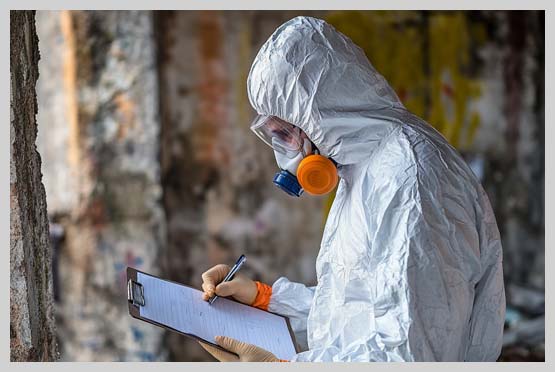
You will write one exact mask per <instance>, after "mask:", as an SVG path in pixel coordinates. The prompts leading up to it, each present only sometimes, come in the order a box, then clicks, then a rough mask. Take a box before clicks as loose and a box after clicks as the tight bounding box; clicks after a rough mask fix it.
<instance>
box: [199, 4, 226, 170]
mask: <svg viewBox="0 0 555 372" xmlns="http://www.w3.org/2000/svg"><path fill="white" fill-rule="evenodd" d="M222 22H223V19H222V17H221V14H220V13H219V12H208V11H205V12H201V13H200V15H199V20H198V27H199V33H198V37H199V39H198V48H199V53H198V54H197V55H198V58H199V59H200V60H199V62H198V66H199V73H200V76H199V78H200V81H199V83H198V86H197V89H198V91H199V102H198V108H199V110H198V115H199V117H198V121H199V123H198V125H196V129H195V130H194V132H193V133H192V135H193V139H192V141H193V146H194V151H193V153H194V156H195V157H196V159H197V160H198V161H199V162H201V163H208V164H212V165H213V166H216V167H217V166H218V164H227V163H228V161H229V151H228V148H227V146H226V141H225V134H226V127H227V123H228V112H227V102H226V93H227V89H228V85H229V84H228V75H227V71H226V67H225V64H224V61H223V59H222V54H223V52H222V48H223V45H222V43H223V24H222Z"/></svg>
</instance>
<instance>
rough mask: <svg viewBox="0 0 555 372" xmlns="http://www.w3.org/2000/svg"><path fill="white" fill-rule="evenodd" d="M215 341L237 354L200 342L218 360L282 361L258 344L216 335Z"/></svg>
mask: <svg viewBox="0 0 555 372" xmlns="http://www.w3.org/2000/svg"><path fill="white" fill-rule="evenodd" d="M216 343H217V344H218V345H220V346H221V347H223V348H224V349H227V350H229V351H231V352H233V353H235V354H237V355H239V356H238V357H237V356H236V355H233V354H232V353H228V352H225V351H222V350H220V349H217V348H215V347H214V346H211V345H209V344H206V343H204V342H200V341H199V344H200V346H202V347H203V348H204V350H206V351H208V352H209V353H210V354H212V356H213V357H214V358H216V359H218V360H219V361H220V362H282V361H283V362H284V360H280V359H278V358H277V357H276V356H275V355H274V354H272V353H270V352H269V351H268V350H264V349H262V348H259V347H258V346H255V345H252V344H247V343H245V342H241V341H239V340H236V339H234V338H231V337H225V336H216Z"/></svg>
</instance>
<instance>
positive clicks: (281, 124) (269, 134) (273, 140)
mask: <svg viewBox="0 0 555 372" xmlns="http://www.w3.org/2000/svg"><path fill="white" fill-rule="evenodd" d="M251 130H252V131H253V132H254V133H255V134H256V135H257V136H258V137H259V138H260V139H261V140H262V141H264V143H266V144H267V145H268V146H270V147H271V148H273V149H274V150H275V151H277V152H280V153H282V154H284V155H285V156H287V157H289V158H294V157H295V156H297V154H298V153H299V152H300V151H302V149H303V138H302V137H301V129H300V128H298V127H296V126H294V125H293V124H291V123H288V122H286V121H284V120H281V119H280V118H278V117H276V116H267V115H258V116H257V117H256V118H255V119H254V120H253V122H252V124H251Z"/></svg>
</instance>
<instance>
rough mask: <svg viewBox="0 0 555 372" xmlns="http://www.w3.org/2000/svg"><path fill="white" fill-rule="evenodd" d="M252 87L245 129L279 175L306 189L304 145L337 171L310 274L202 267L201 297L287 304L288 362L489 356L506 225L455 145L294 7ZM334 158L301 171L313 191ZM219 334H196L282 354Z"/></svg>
mask: <svg viewBox="0 0 555 372" xmlns="http://www.w3.org/2000/svg"><path fill="white" fill-rule="evenodd" d="M407 63H410V61H407ZM248 95H249V99H250V102H251V104H252V106H253V107H254V109H255V110H256V111H257V112H258V114H259V116H258V117H257V118H256V120H255V122H254V124H253V129H254V130H255V131H256V132H257V134H258V135H259V136H260V137H261V138H263V139H264V140H265V141H266V142H267V143H268V144H270V145H271V146H272V147H273V148H274V152H275V153H276V160H277V162H278V164H279V165H280V168H281V169H282V172H281V173H282V175H281V176H280V174H278V175H277V176H276V178H275V179H274V182H276V184H278V186H280V187H282V188H283V189H285V190H286V191H287V192H288V193H290V194H297V195H300V194H301V193H302V191H303V189H305V187H304V186H303V182H302V180H295V172H296V173H298V174H299V173H301V172H300V171H299V168H300V167H301V166H302V164H299V161H301V163H302V161H303V160H304V159H306V158H308V157H309V156H312V155H315V156H318V157H319V159H324V160H325V161H329V162H330V163H331V164H332V165H333V169H334V170H335V169H336V172H337V174H338V177H339V184H338V188H337V192H336V196H335V200H334V202H333V205H332V207H331V210H330V212H329V216H328V218H327V222H326V226H325V231H324V234H323V238H322V242H321V248H320V252H319V254H318V258H317V261H316V271H317V279H318V281H317V283H318V284H317V285H316V286H315V287H307V286H305V285H303V284H301V283H295V282H292V281H289V280H288V279H287V278H285V277H281V278H279V279H278V280H277V281H276V282H275V283H273V285H272V286H271V287H270V286H268V285H265V284H263V283H260V282H254V281H252V280H250V279H248V278H247V277H245V276H244V275H241V274H237V275H236V276H235V277H234V279H233V280H232V281H230V282H225V283H220V282H221V281H222V279H223V277H224V276H225V275H226V274H227V272H228V270H229V267H228V266H226V265H217V266H215V267H213V268H211V269H210V270H208V271H206V272H205V273H204V274H203V289H204V298H205V299H208V298H210V297H211V296H213V295H214V293H215V294H218V295H220V296H233V297H234V298H235V299H236V300H238V301H241V302H243V303H246V304H249V305H253V306H257V307H260V308H266V309H268V310H269V311H272V312H275V313H278V314H282V315H285V316H288V317H289V318H290V320H291V325H292V328H293V330H294V332H295V335H296V338H297V341H298V343H299V345H300V346H301V348H302V350H304V351H302V352H300V353H298V354H296V355H295V357H294V358H293V359H292V360H291V361H311V362H316V361H324V362H336V361H357V362H363V361H380V362H381V361H495V360H496V359H497V358H498V356H499V354H500V351H501V344H502V334H503V324H504V314H505V291H504V286H503V271H502V249H501V243H500V237H499V232H498V229H497V224H496V221H495V217H494V214H493V212H492V209H491V206H490V203H489V201H488V198H487V196H486V194H485V192H484V191H483V189H482V187H481V185H480V184H479V182H478V181H477V179H476V177H475V176H474V175H473V173H472V171H471V170H470V168H469V167H468V166H467V164H466V163H465V161H464V160H463V159H462V157H461V156H460V155H459V154H458V153H457V151H456V150H455V149H454V148H453V147H451V146H450V145H449V144H448V143H447V141H446V140H445V139H444V138H443V137H442V136H441V135H440V134H439V133H438V132H437V131H436V130H434V129H433V128H432V127H431V126H430V125H429V124H427V123H426V122H424V121H423V120H422V119H420V118H418V117H417V116H415V115H413V114H411V113H410V112H408V111H407V110H406V109H405V108H404V107H403V105H402V104H401V102H400V101H399V99H398V98H397V96H396V94H395V93H394V91H393V90H392V88H391V87H390V86H389V85H388V83H387V82H386V81H385V79H384V78H383V77H382V76H381V75H380V74H378V73H377V72H376V70H375V69H374V68H373V67H372V65H371V64H370V62H369V61H368V59H367V58H366V56H365V54H364V52H363V51H362V49H360V48H359V47H358V46H356V45H355V44H354V43H353V42H352V41H351V40H350V39H349V38H347V37H346V36H345V35H343V34H341V33H340V32H338V31H336V30H335V29H334V28H333V27H332V26H330V25H329V24H327V23H326V22H324V21H322V20H319V19H315V18H310V17H296V18H294V19H292V20H290V21H288V22H286V23H285V24H283V25H281V26H280V27H279V28H278V29H277V30H276V31H275V32H274V33H273V35H271V37H270V38H269V39H268V40H267V41H266V43H265V44H264V45H263V46H262V48H261V49H260V51H259V53H258V55H257V56H256V58H255V60H254V62H253V64H252V67H251V70H250V73H249V77H248ZM330 163H328V164H327V165H326V166H327V168H326V167H324V168H325V169H324V168H323V169H324V170H323V175H321V176H320V177H318V174H316V175H315V176H314V177H312V178H313V181H314V180H315V183H316V185H310V182H308V183H307V181H306V179H305V183H307V187H308V188H311V189H312V190H315V192H313V193H316V194H317V193H320V191H322V190H321V189H318V187H320V186H321V187H324V188H326V187H328V189H329V186H330V184H331V187H332V188H333V186H334V182H335V181H334V175H333V174H332V173H330V172H329V171H330V168H329V164H330ZM315 169H316V173H317V172H318V169H320V168H318V167H315ZM283 172H286V173H283ZM308 173H310V171H308ZM298 174H297V176H298ZM282 176H283V177H282ZM284 177H285V179H282V180H280V178H284ZM287 177H289V179H287ZM297 178H298V177H297ZM305 178H307V177H305ZM310 178H311V177H310V174H309V176H308V178H307V179H310ZM296 181H301V182H300V185H299V184H298V183H297V184H296V185H295V182H296ZM309 181H310V180H309ZM305 191H306V190H305ZM327 191H329V190H327ZM217 343H218V344H220V345H221V346H223V347H224V348H225V349H227V350H230V351H232V352H234V353H235V354H236V355H238V356H235V355H232V354H230V353H226V352H223V351H221V350H219V349H216V348H214V347H211V346H209V345H206V344H201V345H203V347H204V348H205V349H206V350H208V351H209V352H210V353H212V355H214V356H215V357H216V358H217V359H219V360H221V361H228V360H235V361H237V360H240V361H278V359H277V358H276V357H275V356H274V355H272V354H271V353H270V352H268V351H266V350H263V349H261V348H259V347H256V346H254V345H249V344H245V343H243V342H240V341H239V340H234V339H231V338H228V337H221V338H217Z"/></svg>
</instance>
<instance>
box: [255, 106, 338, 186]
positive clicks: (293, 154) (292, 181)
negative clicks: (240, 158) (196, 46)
mask: <svg viewBox="0 0 555 372" xmlns="http://www.w3.org/2000/svg"><path fill="white" fill-rule="evenodd" d="M251 130H252V131H253V132H254V133H255V134H256V135H257V136H258V137H259V138H260V139H261V140H262V141H264V143H266V144H267V145H268V146H270V147H271V148H272V149H273V150H274V155H275V158H276V162H277V164H278V166H279V168H280V169H281V171H280V172H278V173H276V175H275V176H274V180H273V181H274V184H276V185H277V186H278V187H279V188H280V189H282V190H283V191H285V192H286V193H288V194H289V195H292V196H301V195H302V194H303V191H306V192H307V193H309V194H312V195H324V194H327V193H329V192H330V191H332V190H333V189H334V188H335V186H336V185H337V182H338V180H339V177H338V175H337V168H336V166H335V163H334V162H333V161H332V160H331V159H328V158H326V157H325V156H322V155H320V154H319V152H318V150H317V149H316V147H315V146H314V145H313V144H312V142H311V141H310V139H308V137H307V136H306V134H305V133H304V132H303V131H302V130H301V129H300V128H299V127H296V126H295V125H293V124H291V123H288V122H286V121H284V120H282V119H280V118H278V117H276V116H266V115H258V116H257V117H256V118H255V120H254V121H253V123H252V125H251Z"/></svg>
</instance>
